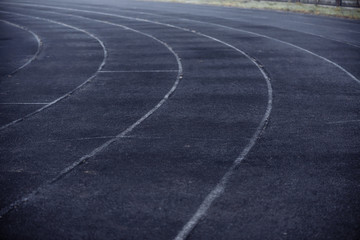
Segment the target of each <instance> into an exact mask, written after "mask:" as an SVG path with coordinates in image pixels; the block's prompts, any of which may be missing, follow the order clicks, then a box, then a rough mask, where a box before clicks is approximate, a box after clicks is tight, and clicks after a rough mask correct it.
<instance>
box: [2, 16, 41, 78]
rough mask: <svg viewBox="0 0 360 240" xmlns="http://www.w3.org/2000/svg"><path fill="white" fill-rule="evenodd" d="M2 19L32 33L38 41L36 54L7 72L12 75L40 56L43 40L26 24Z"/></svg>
mask: <svg viewBox="0 0 360 240" xmlns="http://www.w3.org/2000/svg"><path fill="white" fill-rule="evenodd" d="M0 21H1V22H4V23H6V24H8V25H11V26H14V27H16V28H19V29H22V30H24V31H26V32H28V33H30V34H31V35H33V36H34V38H35V40H36V42H37V50H36V52H35V53H34V55H33V56H32V57H31V58H30V59H29V60H28V61H26V62H25V63H24V64H23V65H22V66H20V67H18V68H17V69H15V70H13V71H12V72H10V73H8V74H6V75H10V76H11V75H14V74H15V73H17V72H18V71H20V70H21V69H23V68H25V67H26V66H27V65H29V64H30V63H32V62H33V61H34V60H35V59H36V58H37V56H39V54H40V51H41V47H42V41H41V39H40V37H39V36H38V35H37V34H36V33H34V32H33V31H31V30H30V29H28V28H26V27H25V26H20V25H18V24H15V23H12V22H9V21H6V20H3V19H0Z"/></svg>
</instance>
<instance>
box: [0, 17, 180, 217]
mask: <svg viewBox="0 0 360 240" xmlns="http://www.w3.org/2000/svg"><path fill="white" fill-rule="evenodd" d="M48 13H49V12H48ZM56 14H59V15H63V16H64V15H65V16H66V15H68V16H74V17H78V18H82V19H88V20H92V21H97V22H102V23H105V24H109V25H113V26H118V27H121V28H123V29H125V30H129V31H132V32H135V33H138V34H141V35H144V36H147V37H149V38H151V39H153V40H155V41H157V42H159V43H160V44H162V45H163V46H165V47H166V48H167V49H168V50H169V51H170V52H171V53H172V54H173V55H174V57H175V58H176V61H177V64H178V68H179V70H178V75H177V77H176V80H175V82H174V84H173V86H172V87H171V89H170V90H169V91H168V92H167V93H166V94H165V96H164V97H163V98H162V99H161V100H160V102H158V104H157V105H155V106H154V107H153V108H152V109H151V110H150V111H148V112H147V113H146V114H145V115H143V116H142V117H141V118H140V119H138V120H137V121H136V122H135V123H133V124H132V125H130V126H129V127H128V128H126V129H125V130H124V131H122V132H121V133H119V134H118V135H116V136H115V137H113V138H111V139H110V140H108V141H106V142H105V143H104V144H102V145H100V146H99V147H97V148H95V149H94V150H93V151H91V152H90V153H89V154H86V155H84V156H82V157H81V158H79V159H78V160H76V161H75V162H73V163H72V164H71V165H70V166H68V167H66V168H65V169H63V170H62V171H61V172H60V173H59V174H58V175H57V176H55V177H54V178H53V179H50V180H49V181H47V182H45V183H44V184H43V185H41V186H40V187H38V188H37V189H35V190H34V191H32V192H31V193H29V194H27V195H26V196H24V197H22V198H21V199H18V200H16V201H15V202H13V203H11V204H10V205H8V206H7V207H4V208H2V209H0V218H2V217H3V216H4V215H5V214H7V213H8V212H10V211H11V210H13V209H14V208H16V207H17V206H19V205H21V204H22V203H24V202H27V201H28V200H29V199H31V198H33V197H34V196H35V195H36V194H37V193H39V192H40V191H41V190H42V189H43V188H45V187H47V186H48V185H51V184H53V183H55V182H57V181H58V180H59V179H61V178H62V177H64V176H65V175H66V174H68V173H69V172H71V171H72V170H73V169H74V168H76V167H77V166H79V165H80V164H82V163H84V162H85V161H86V160H88V159H90V158H92V157H94V156H95V155H97V154H98V153H100V152H102V151H103V150H104V149H106V148H107V147H108V146H110V145H111V144H112V143H114V142H116V141H118V140H119V139H121V138H124V137H125V136H126V135H127V134H128V133H130V132H131V131H132V130H134V129H135V128H136V127H137V126H138V125H140V124H141V123H142V122H143V121H145V120H146V119H147V118H149V117H150V116H151V115H152V114H153V113H154V112H155V111H156V110H158V109H159V108H160V107H161V106H162V105H163V104H164V103H165V102H166V101H167V100H168V99H169V98H170V96H171V95H172V94H173V93H174V92H175V90H176V88H177V86H178V85H179V82H180V80H181V79H182V74H183V67H182V64H181V59H180V57H179V56H178V55H177V54H176V53H175V51H174V50H173V49H172V48H171V47H170V46H169V45H168V44H167V43H166V42H163V41H161V40H159V39H157V38H156V37H154V36H152V35H150V34H147V33H143V32H141V31H138V30H135V29H132V28H129V27H127V26H124V25H120V24H116V23H111V22H107V21H101V20H95V19H91V18H86V17H82V16H76V15H73V14H61V13H56ZM51 21H52V20H51Z"/></svg>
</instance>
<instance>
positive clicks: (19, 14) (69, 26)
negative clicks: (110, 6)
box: [0, 11, 107, 131]
mask: <svg viewBox="0 0 360 240" xmlns="http://www.w3.org/2000/svg"><path fill="white" fill-rule="evenodd" d="M0 12H2V13H7V14H13V15H18V16H24V17H29V18H34V19H38V20H42V21H46V22H50V23H54V24H58V25H62V26H64V27H68V28H72V29H74V30H76V31H79V32H83V33H85V34H86V35H88V36H90V37H91V38H93V39H95V40H96V41H98V42H99V44H100V45H101V47H102V49H103V54H104V56H103V60H102V62H101V64H100V65H99V67H98V69H97V70H96V72H95V73H94V74H93V75H91V76H90V77H89V78H88V79H86V81H85V82H83V83H81V84H80V85H79V86H77V87H76V88H74V89H72V90H71V91H69V92H67V93H66V94H64V95H62V96H61V97H59V98H57V99H55V100H54V101H52V102H50V103H47V104H46V105H45V106H43V107H41V108H39V109H37V110H35V111H34V112H31V113H29V114H27V115H25V116H24V117H22V118H19V119H16V120H14V121H12V122H10V123H8V124H6V125H3V126H1V127H0V131H2V130H4V129H6V128H8V127H10V126H13V125H15V124H17V123H19V122H22V121H24V120H25V119H27V118H29V117H31V116H34V115H35V114H38V113H39V112H42V111H43V110H45V109H47V108H49V107H51V106H52V105H54V104H56V103H58V102H60V101H61V100H63V99H65V98H67V97H69V96H70V95H72V94H73V93H74V92H76V91H77V90H79V89H80V88H82V87H83V86H84V85H85V84H87V83H89V82H90V81H91V80H93V79H94V78H95V77H96V75H97V74H98V72H99V71H100V70H101V69H102V68H103V67H104V65H105V62H106V58H107V50H106V48H105V45H104V43H103V42H102V41H101V40H100V39H99V38H98V37H96V36H95V35H93V34H91V33H89V32H87V31H85V30H83V29H80V28H77V27H74V26H71V25H68V24H65V23H61V22H57V21H53V20H51V19H46V18H40V17H36V16H30V15H25V14H21V13H13V12H8V11H0Z"/></svg>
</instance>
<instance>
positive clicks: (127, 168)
mask: <svg viewBox="0 0 360 240" xmlns="http://www.w3.org/2000/svg"><path fill="white" fill-rule="evenodd" d="M22 4H24V3H19V4H17V3H15V4H4V5H6V9H9V10H12V11H15V10H16V11H19V12H22V13H30V12H32V13H36V14H39V15H41V16H43V17H49V16H51V18H52V19H55V21H59V20H64V21H65V20H66V21H69V22H70V21H71V22H74V23H76V24H78V25H79V26H81V27H84V28H85V29H89V31H90V30H91V31H94V32H96V34H100V36H102V37H103V39H104V40H105V41H106V44H110V46H111V47H110V48H109V49H110V51H109V52H110V53H109V56H110V58H111V59H112V60H116V61H111V62H112V63H111V64H109V65H106V66H105V68H104V69H103V70H102V71H100V74H99V76H97V79H96V81H95V82H96V84H89V86H87V87H85V88H84V89H83V90H82V91H79V93H78V94H77V95H78V96H75V97H74V99H68V100H66V101H64V103H62V104H59V106H57V107H54V108H53V109H52V110H51V111H49V113H51V114H53V115H54V116H55V115H56V114H57V112H58V111H59V110H60V109H61V108H63V107H68V108H73V107H74V106H75V105H74V103H76V101H77V98H81V99H84V100H85V101H88V102H89V103H90V99H91V95H93V96H94V97H95V98H96V101H92V102H91V103H92V104H94V103H95V102H98V104H99V103H100V105H94V106H95V109H96V110H95V111H94V110H90V108H88V109H89V110H87V112H86V111H79V113H78V115H77V116H78V117H83V118H86V119H89V118H91V117H93V118H96V120H97V121H98V124H95V122H96V121H91V122H92V123H93V124H92V125H91V126H90V127H91V128H88V131H87V132H86V131H83V130H81V131H74V130H72V131H73V133H71V132H70V131H64V132H63V133H62V132H60V128H59V129H58V128H56V127H55V125H51V126H50V125H49V126H47V129H44V131H43V135H38V136H36V135H34V133H33V132H31V131H30V132H28V133H27V132H26V129H27V128H28V127H29V126H34V125H33V124H35V122H36V121H38V123H37V124H39V123H46V122H49V119H51V118H49V116H50V115H47V114H43V115H42V116H40V115H39V117H37V119H33V120H32V119H29V120H30V121H28V122H26V123H25V122H24V126H23V128H21V127H20V125H19V126H18V127H16V128H14V129H13V130H12V131H11V134H9V135H7V137H6V138H4V141H3V142H2V144H1V145H2V146H3V148H2V149H3V150H1V151H2V152H4V149H6V148H7V147H9V145H8V144H6V142H7V141H9V140H10V142H14V140H15V139H17V138H18V137H17V136H19V135H20V134H25V136H28V137H29V138H32V139H36V141H41V140H42V139H44V140H45V138H46V137H45V136H46V134H48V133H50V135H49V136H57V137H55V138H54V139H50V140H51V141H46V143H47V144H49V143H51V144H54V148H53V152H54V153H55V154H56V153H58V152H59V153H60V151H59V150H60V149H61V146H62V143H61V142H64V143H66V146H71V147H72V150H70V149H66V150H65V151H64V153H62V155H61V156H59V157H58V158H56V159H58V160H60V161H64V159H65V158H67V157H69V156H70V155H71V152H72V151H74V154H73V155H80V156H81V154H84V153H86V152H91V153H90V154H88V155H86V154H85V155H83V156H84V157H85V159H83V158H82V157H79V158H78V159H79V160H78V161H76V162H75V165H73V166H72V167H70V170H73V169H74V171H71V172H69V171H68V170H66V168H65V174H66V176H64V175H63V174H61V176H60V177H56V176H55V178H54V179H55V181H50V182H49V183H48V184H46V186H44V187H41V188H40V190H36V191H34V192H33V193H32V194H30V196H31V197H30V201H27V200H28V198H27V197H25V198H23V199H22V200H21V201H20V202H16V203H15V204H14V205H12V206H13V207H14V206H17V208H16V209H17V211H12V212H10V213H8V214H6V215H4V216H3V218H2V219H1V220H0V221H1V228H0V233H1V234H2V235H4V236H7V237H8V238H27V237H29V236H33V234H34V233H35V232H36V231H35V229H38V227H39V226H42V229H43V230H42V231H40V232H39V231H37V232H36V236H37V237H38V238H40V239H46V237H47V236H49V235H48V233H49V232H53V233H55V234H52V236H55V238H59V239H63V238H71V237H74V236H76V237H75V238H87V237H88V238H90V237H94V238H100V239H105V238H106V239H118V238H124V239H131V238H136V239H142V238H148V239H171V238H174V237H175V238H176V239H239V238H241V239H264V238H265V239H283V238H284V239H285V238H291V239H309V238H315V239H324V238H326V239H339V238H345V239H357V233H358V231H357V229H358V227H357V224H356V219H358V216H359V214H360V209H359V207H358V206H359V205H360V204H359V201H360V200H359V198H358V193H359V192H360V189H359V187H358V186H359V184H358V183H359V177H358V171H357V169H358V162H357V161H356V159H357V158H358V156H359V154H360V153H359V146H360V142H359V139H358V138H357V132H359V124H358V123H359V119H360V116H359V111H358V106H359V104H360V101H359V98H358V96H359V93H360V89H359V85H358V83H359V76H360V72H359V54H360V53H359V48H358V42H357V40H356V39H357V38H356V36H357V34H358V32H359V30H358V26H360V23H359V22H357V21H348V20H337V19H331V18H323V17H313V16H306V15H299V14H284V13H279V12H271V11H257V10H238V9H227V8H218V7H209V6H189V5H181V4H168V3H150V2H132V1H123V2H117V1H116V2H115V1H110V0H108V1H107V2H106V3H104V4H102V5H98V4H96V3H93V4H91V3H88V2H87V1H85V0H77V1H76V3H64V2H62V3H57V2H52V3H48V2H46V3H45V2H42V1H37V2H36V3H34V2H28V3H25V5H23V6H26V7H21V5H22ZM43 4H47V5H52V6H44V5H43ZM41 5H43V6H41ZM94 8H96V10H95V9H94ZM49 9H51V11H49ZM120 13H121V14H120ZM260 13H261V14H260ZM65 16H66V18H65ZM145 16H146V18H145ZM283 19H287V20H288V21H287V23H284V22H283V21H282V20H283ZM270 20H273V21H271V22H270ZM90 22H93V24H90ZM105 25H108V26H109V27H108V28H109V29H106V28H105ZM124 25H125V26H127V27H129V28H132V29H136V31H140V32H143V33H145V34H148V35H151V36H154V37H155V38H157V39H161V41H163V42H166V45H167V44H168V45H169V46H171V49H173V51H174V52H176V53H177V54H178V60H180V58H181V61H182V64H183V77H182V78H183V79H182V84H180V85H179V86H177V91H176V94H172V92H171V93H170V94H169V93H168V94H167V95H165V96H168V97H169V96H170V95H172V97H171V98H166V99H167V102H166V104H164V105H163V106H162V107H161V109H159V110H157V108H156V109H155V110H157V111H156V112H151V111H150V112H151V117H150V116H147V115H146V114H145V115H144V116H145V117H146V121H144V120H145V118H140V120H139V121H140V123H141V125H139V124H136V123H137V122H135V124H136V128H134V127H132V126H133V125H130V126H131V127H129V128H128V129H129V131H127V130H128V129H126V128H124V129H125V130H124V132H125V133H124V132H123V133H124V134H120V135H114V134H112V133H113V132H114V129H116V128H118V127H117V126H116V124H112V122H107V121H104V120H102V119H101V117H95V116H97V114H96V112H99V113H100V114H99V116H104V117H106V115H108V114H110V115H112V116H113V117H115V118H114V119H118V124H121V126H124V125H126V122H128V121H127V118H126V117H122V116H121V114H123V113H125V114H130V115H132V114H137V111H134V110H135V109H138V108H141V106H142V105H143V104H146V100H145V101H144V99H147V101H149V100H150V99H151V98H150V99H149V98H146V97H145V96H146V95H152V94H153V93H154V92H156V91H157V90H156V89H157V88H156V87H155V88H153V87H152V88H148V84H150V83H156V84H160V85H159V88H161V89H165V86H168V85H167V84H164V83H162V80H161V79H162V77H161V74H164V75H166V76H171V74H174V65H173V63H170V62H169V60H168V59H167V57H165V55H163V54H162V52H161V50H159V49H158V48H156V46H155V45H152V44H150V45H151V48H153V49H154V50H153V51H151V50H150V48H147V45H146V44H144V43H143V40H141V39H137V38H131V37H129V36H130V35H128V34H127V33H126V31H125V32H118V31H117V30H115V29H116V28H115V27H119V26H124ZM110 26H111V27H110ZM304 26H308V27H307V29H306V30H305V29H303V28H304ZM293 27H301V28H302V29H292V28H293ZM125 30H126V29H125ZM332 31H333V32H332ZM339 34H340V35H339ZM120 36H122V37H124V41H122V40H121V38H120ZM125 40H126V41H125ZM117 42H118V43H121V44H124V45H126V46H127V47H125V48H123V47H121V45H120V44H116V43H117ZM130 42H134V43H136V44H135V45H138V46H139V48H131V44H129V43H130ZM127 48H129V49H130V48H131V50H130V51H127ZM120 49H121V51H122V55H123V56H126V57H121V55H120V54H119V55H117V54H114V53H115V52H114V51H115V50H120ZM155 49H157V50H155ZM143 51H144V52H143ZM155 52H157V53H158V54H157V55H156V57H152V56H151V53H155ZM236 52H237V53H236ZM239 53H241V54H239ZM131 56H136V57H134V58H132V57H131ZM139 56H142V57H139ZM250 56H251V57H250ZM140 59H141V60H140ZM255 59H256V60H255ZM117 61H118V64H117V63H116V62H117ZM144 63H146V64H144ZM154 63H156V64H154ZM254 64H255V65H254ZM137 66H141V67H140V68H139V67H137ZM157 66H162V67H157ZM265 69H266V70H265ZM259 70H260V73H259ZM123 74H126V77H125V78H124V77H122V75H123ZM147 77H149V81H145V79H147ZM178 77H179V75H178ZM264 77H265V79H266V82H264V81H263V78H264ZM270 77H271V83H270ZM117 78H120V79H122V81H124V80H125V79H127V78H129V81H128V84H126V85H124V87H125V89H123V91H124V93H125V92H126V91H127V90H126V89H129V90H128V91H129V94H126V96H129V97H130V96H131V95H133V96H135V98H136V100H135V101H134V103H130V101H125V102H119V103H118V104H111V106H112V107H111V108H110V107H109V108H107V109H106V110H103V111H102V110H101V109H102V107H101V106H105V104H104V102H102V101H99V99H101V98H103V97H104V96H106V98H108V99H109V102H108V103H110V102H111V101H114V99H116V96H115V95H112V94H110V91H109V90H110V89H113V90H115V92H116V91H120V90H118V87H117V85H118V84H119V80H116V79H117ZM100 79H101V80H100ZM141 79H144V81H143V80H141ZM130 80H131V81H130ZM150 80H151V81H150ZM109 81H110V82H113V84H112V85H111V87H110V88H109V87H107V82H109ZM138 81H140V82H141V84H140V85H138ZM133 84H135V86H133ZM145 86H146V87H145ZM107 95H109V96H107ZM156 95H157V94H156ZM120 96H121V98H122V96H124V95H123V93H122V94H120ZM157 96H158V95H157ZM111 99H112V100H111ZM160 103H161V101H160ZM81 106H82V107H85V106H86V105H85V104H81ZM127 106H128V107H127ZM266 106H267V107H266ZM79 109H80V108H78V110H79ZM270 111H271V118H270ZM264 113H265V115H264ZM72 114H74V112H73V113H72ZM67 116H68V114H65V115H64V117H66V118H67ZM69 116H70V115H69ZM148 117H149V118H148ZM69 120H70V119H69ZM72 121H73V120H71V121H67V123H66V124H65V125H64V126H67V127H70V128H69V129H75V128H72V124H71V122H72ZM74 123H75V121H74ZM79 123H82V124H83V122H76V124H79ZM259 123H260V125H259ZM74 126H75V125H74ZM78 126H82V125H78ZM102 126H103V127H105V129H103V130H100V129H101V128H102ZM128 126H129V125H128ZM265 126H266V131H264V127H265ZM91 130H93V131H96V132H97V133H98V134H90V131H91ZM130 132H131V134H128V133H130ZM254 132H255V134H254ZM9 133H10V132H9ZM54 133H55V134H54ZM75 142H77V143H78V145H74V144H70V143H75ZM99 142H100V143H101V142H102V143H103V144H102V145H101V144H100V146H101V147H99V148H94V147H93V146H96V145H97V146H99V144H98V143H99ZM255 142H256V144H255ZM21 144H22V145H24V146H25V147H24V150H21V149H19V148H11V147H10V148H9V149H12V151H13V152H14V153H10V152H9V153H7V156H9V159H12V161H14V162H16V161H19V163H20V162H24V160H25V158H24V157H22V156H21V155H20V154H18V153H17V152H19V153H22V154H23V155H24V156H25V154H26V153H27V152H28V153H31V154H33V156H39V157H40V159H44V158H43V157H41V155H42V154H47V153H48V152H49V151H43V152H42V151H38V150H34V147H35V146H40V145H37V144H40V142H39V143H36V144H33V145H34V147H33V148H31V147H32V146H31V145H30V144H29V143H27V142H24V143H21ZM110 144H111V145H110ZM84 149H85V150H84ZM89 149H95V150H93V151H89ZM29 150H31V151H29ZM240 152H242V153H241V154H240V156H238V155H239V153H240ZM90 158H91V159H90ZM28 159H29V160H31V159H35V158H34V157H32V156H30V157H28ZM72 159H73V158H72ZM234 159H236V160H235V162H234ZM88 160H89V161H88ZM40 162H41V161H40ZM3 163H4V166H5V169H8V173H10V172H11V171H19V166H24V165H23V164H18V165H14V166H11V164H9V163H8V161H3ZM80 163H82V164H81V165H80ZM240 163H241V164H240ZM27 164H30V162H29V163H27ZM15 166H18V168H15ZM75 167H76V169H75ZM42 169H43V170H44V171H52V170H51V165H49V166H48V167H47V168H45V167H42ZM57 169H58V168H57ZM29 170H30V169H29ZM29 170H27V171H25V172H24V173H26V174H28V173H30V171H29ZM8 173H6V174H8ZM35 174H38V173H35ZM17 175H18V176H21V177H23V178H24V179H26V176H25V175H24V176H22V175H23V174H22V173H21V171H20V172H19V173H17ZM42 179H44V178H42ZM219 179H222V180H220V182H219ZM58 180H61V181H58ZM35 185H36V184H35ZM35 185H33V187H32V188H33V189H34V186H35ZM16 186H19V185H16V183H15V184H14V185H13V188H15V187H16ZM35 188H36V187H35ZM2 192H5V190H3V191H2ZM10 192H11V191H10ZM21 192H26V191H23V190H20V191H18V195H17V196H19V195H20V196H21V195H22V196H24V194H23V193H21ZM9 199H10V198H9ZM204 199H205V200H204ZM199 206H200V207H199ZM13 207H12V208H13ZM54 209H61V210H59V211H54ZM49 216H51V219H52V221H53V222H54V223H55V222H56V223H57V224H58V225H59V226H61V228H62V229H66V230H67V232H66V233H64V232H60V231H57V230H55V229H54V227H53V226H52V224H51V222H50V223H49V222H47V220H48V219H49ZM20 219H25V220H24V221H22V220H20ZM26 219H32V222H31V223H30V222H26ZM79 219H80V221H78V220H79ZM189 219H190V220H189Z"/></svg>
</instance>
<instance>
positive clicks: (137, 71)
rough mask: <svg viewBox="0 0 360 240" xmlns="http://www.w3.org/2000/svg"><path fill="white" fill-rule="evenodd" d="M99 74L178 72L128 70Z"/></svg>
mask: <svg viewBox="0 0 360 240" xmlns="http://www.w3.org/2000/svg"><path fill="white" fill-rule="evenodd" d="M100 72H101V73H163V72H164V73H166V72H178V70H129V71H121V70H119V71H100Z"/></svg>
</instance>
